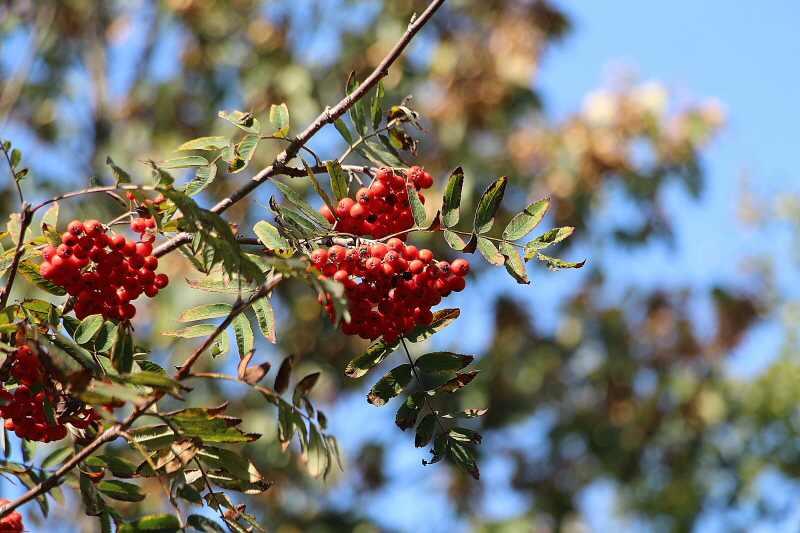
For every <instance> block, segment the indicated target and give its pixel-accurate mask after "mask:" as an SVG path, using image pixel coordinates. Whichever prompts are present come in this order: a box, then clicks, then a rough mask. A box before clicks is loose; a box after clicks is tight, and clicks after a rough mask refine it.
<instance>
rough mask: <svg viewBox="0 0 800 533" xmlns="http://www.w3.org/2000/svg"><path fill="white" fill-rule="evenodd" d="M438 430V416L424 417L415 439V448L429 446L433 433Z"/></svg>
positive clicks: (428, 415) (430, 414)
mask: <svg viewBox="0 0 800 533" xmlns="http://www.w3.org/2000/svg"><path fill="white" fill-rule="evenodd" d="M435 429H436V415H434V414H433V413H428V414H427V415H425V416H423V417H422V420H420V422H419V426H417V434H416V436H415V437H414V446H416V447H417V448H422V447H423V446H427V445H428V443H429V442H430V441H431V438H432V437H433V432H434V430H435Z"/></svg>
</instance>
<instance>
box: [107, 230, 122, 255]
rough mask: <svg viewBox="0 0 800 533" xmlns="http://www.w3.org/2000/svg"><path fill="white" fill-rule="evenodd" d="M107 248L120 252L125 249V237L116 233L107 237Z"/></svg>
mask: <svg viewBox="0 0 800 533" xmlns="http://www.w3.org/2000/svg"><path fill="white" fill-rule="evenodd" d="M108 247H109V248H111V249H112V250H116V251H120V250H122V249H123V248H125V237H124V236H122V235H120V234H119V233H117V234H116V235H113V236H111V237H109V239H108Z"/></svg>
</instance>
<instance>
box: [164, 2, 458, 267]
mask: <svg viewBox="0 0 800 533" xmlns="http://www.w3.org/2000/svg"><path fill="white" fill-rule="evenodd" d="M444 2H445V0H433V2H431V3H430V5H428V7H427V8H426V9H425V11H423V12H422V14H421V15H420V16H419V17H416V18H412V20H411V23H410V24H409V25H408V29H407V30H406V31H405V33H404V34H403V36H402V37H401V38H400V40H398V41H397V44H395V45H394V47H393V48H392V49H391V50H390V51H389V53H388V54H387V55H386V57H384V58H383V60H382V61H381V62H380V64H379V65H378V66H377V67H376V68H375V70H373V71H372V73H371V74H370V75H369V76H367V78H366V79H365V80H364V81H363V82H362V83H361V85H359V86H358V88H357V89H356V90H355V91H353V92H352V93H350V94H348V95H347V96H345V97H344V98H343V99H342V100H341V101H339V103H338V104H336V105H335V106H334V107H332V108H326V109H325V111H323V112H322V113H320V115H319V116H318V117H317V118H316V120H314V122H312V123H311V124H310V125H309V126H308V127H307V128H306V129H305V131H303V132H302V133H300V134H299V135H298V136H297V137H295V138H294V140H293V141H292V142H291V144H289V146H287V147H286V149H285V150H283V151H282V152H281V153H280V154H278V156H277V157H276V158H275V160H274V161H273V162H272V163H271V164H270V165H269V166H267V167H266V168H264V169H263V170H261V171H260V172H259V173H258V174H256V175H255V176H253V177H252V178H251V179H250V181H248V182H247V183H245V184H244V185H242V186H241V187H240V188H238V189H237V190H235V191H234V192H232V193H231V194H230V195H229V196H228V197H227V198H225V199H223V200H221V201H220V202H219V203H217V205H215V206H214V207H212V208H211V211H213V212H215V213H222V212H224V211H225V210H226V209H228V208H229V207H231V206H232V205H233V204H235V203H236V202H238V201H240V200H242V199H243V198H244V197H246V196H247V195H248V194H250V193H251V192H253V191H254V190H255V189H256V188H257V187H258V186H259V185H261V184H262V183H264V182H265V181H267V180H268V179H269V178H271V177H272V176H275V175H278V174H286V173H287V172H291V171H292V170H291V168H292V167H288V166H287V164H288V162H289V161H291V160H292V158H294V157H295V156H296V155H297V154H298V153H299V152H300V150H301V149H302V148H303V146H304V145H305V144H306V143H307V142H308V141H309V140H311V138H312V137H313V136H314V135H316V133H317V132H318V131H319V130H321V129H322V127H323V126H325V125H326V124H332V123H333V122H334V121H335V120H336V119H337V118H339V117H341V116H342V115H344V114H345V113H346V112H347V110H348V109H350V108H351V107H353V104H355V103H356V102H357V101H359V100H361V99H362V98H364V96H366V94H367V93H368V92H369V91H370V90H372V88H373V87H375V86H376V85H377V84H378V82H379V81H380V80H381V79H382V78H384V77H386V76H387V75H388V74H389V67H390V66H391V65H392V64H393V63H394V62H395V61H397V59H398V58H399V57H400V54H402V53H403V50H405V48H406V47H407V46H408V43H410V42H411V39H412V38H413V37H414V36H415V35H416V34H417V32H419V30H420V29H421V28H422V27H423V26H424V25H425V24H426V23H427V22H428V21H429V20H430V18H431V17H432V16H433V14H434V13H436V11H437V10H438V9H439V8H440V7H442V4H444ZM290 175H291V174H290ZM191 238H192V237H191V234H189V233H179V234H178V235H176V236H174V237H173V238H172V239H170V240H169V241H167V242H166V243H164V244H162V245H161V246H159V247H158V248H157V249H156V250H154V253H153V255H156V257H159V256H161V255H164V254H166V253H168V252H171V251H172V250H174V249H176V248H177V247H178V246H180V245H182V244H186V243H187V242H189V241H190V240H191Z"/></svg>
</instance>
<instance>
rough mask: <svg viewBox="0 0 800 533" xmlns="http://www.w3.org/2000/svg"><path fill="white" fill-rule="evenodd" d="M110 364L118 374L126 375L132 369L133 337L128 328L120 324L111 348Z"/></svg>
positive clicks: (123, 323) (124, 324)
mask: <svg viewBox="0 0 800 533" xmlns="http://www.w3.org/2000/svg"><path fill="white" fill-rule="evenodd" d="M111 362H112V363H113V364H114V368H116V369H117V371H119V372H120V373H123V374H126V373H128V372H130V371H131V369H132V368H133V337H132V336H131V331H130V326H128V325H127V324H126V323H125V322H120V324H119V326H117V333H116V336H115V337H114V345H113V347H112V348H111Z"/></svg>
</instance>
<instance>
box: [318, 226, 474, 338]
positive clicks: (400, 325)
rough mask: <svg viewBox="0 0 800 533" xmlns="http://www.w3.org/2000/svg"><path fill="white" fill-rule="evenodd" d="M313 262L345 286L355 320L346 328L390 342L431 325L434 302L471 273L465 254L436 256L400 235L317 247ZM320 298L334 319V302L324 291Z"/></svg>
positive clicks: (344, 327) (456, 289) (456, 288)
mask: <svg viewBox="0 0 800 533" xmlns="http://www.w3.org/2000/svg"><path fill="white" fill-rule="evenodd" d="M311 262H312V263H313V264H314V266H316V267H317V268H318V269H319V270H320V271H321V272H322V273H321V274H320V277H321V278H322V279H328V278H330V279H333V280H334V281H337V282H339V283H342V284H343V285H344V288H345V293H346V294H347V298H348V300H349V309H350V317H351V321H350V323H347V324H342V326H341V327H342V332H343V333H345V334H347V335H358V336H359V337H361V338H364V339H375V338H377V337H380V336H383V339H384V340H385V341H386V342H389V343H392V342H395V341H396V340H397V339H398V338H399V336H400V335H401V334H404V333H409V332H410V331H411V330H412V329H413V328H414V326H415V325H417V324H420V325H428V324H430V323H431V322H432V321H433V313H432V312H431V307H433V306H435V305H437V304H439V302H441V301H442V298H443V297H445V296H447V295H449V294H450V293H451V292H459V291H461V290H463V289H464V287H465V286H466V281H465V279H464V276H466V275H467V273H468V272H469V263H468V262H467V261H466V260H464V259H456V260H455V261H453V262H452V263H448V262H447V261H436V260H435V259H434V258H433V253H432V252H431V251H430V250H427V249H425V248H423V249H421V250H418V249H417V247H416V246H410V245H406V244H405V243H404V242H403V241H402V240H400V239H399V238H396V237H393V238H391V239H389V240H388V241H387V242H386V243H385V244H384V243H381V242H375V243H372V244H362V245H360V246H358V247H354V248H345V247H343V246H340V245H338V244H337V245H333V246H331V247H330V248H329V249H327V250H326V249H324V248H317V249H316V250H314V251H312V252H311ZM326 297H327V296H326ZM319 301H320V303H322V304H323V305H324V306H325V310H326V311H328V312H329V313H330V315H331V320H332V321H333V320H334V317H335V313H334V308H333V305H332V303H331V302H330V301H329V299H328V301H326V299H325V298H323V297H322V296H320V297H319Z"/></svg>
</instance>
